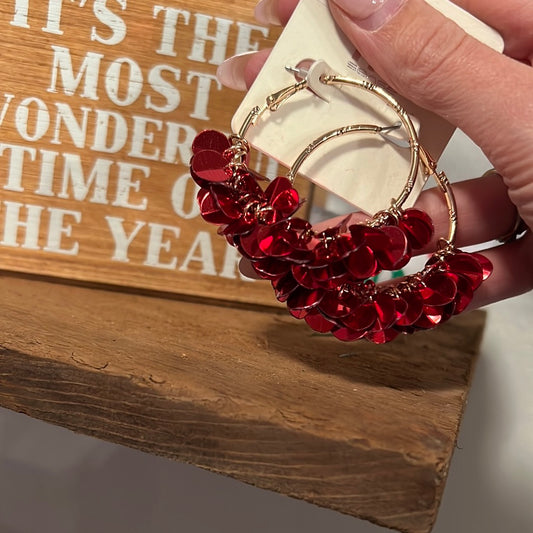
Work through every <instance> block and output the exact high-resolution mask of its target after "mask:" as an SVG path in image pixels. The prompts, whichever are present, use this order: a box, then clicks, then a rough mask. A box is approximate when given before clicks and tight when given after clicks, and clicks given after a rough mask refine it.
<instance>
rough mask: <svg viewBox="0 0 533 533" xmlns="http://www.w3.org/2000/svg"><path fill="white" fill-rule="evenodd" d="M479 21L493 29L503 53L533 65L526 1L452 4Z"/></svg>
mask: <svg viewBox="0 0 533 533" xmlns="http://www.w3.org/2000/svg"><path fill="white" fill-rule="evenodd" d="M453 3H454V4H457V5H458V6H459V7H462V8H463V9H465V10H466V11H468V12H469V13H471V14H472V15H474V16H475V17H477V18H478V19H479V20H482V21H483V22H485V23H486V24H488V25H489V26H492V27H493V28H494V29H496V30H497V31H498V32H499V33H500V34H501V35H502V37H503V39H504V41H505V53H506V54H508V55H510V56H511V57H514V58H516V59H527V60H529V61H530V62H531V61H533V33H532V32H531V28H533V3H532V2H531V1H530V0H506V1H505V2H502V1H501V0H453Z"/></svg>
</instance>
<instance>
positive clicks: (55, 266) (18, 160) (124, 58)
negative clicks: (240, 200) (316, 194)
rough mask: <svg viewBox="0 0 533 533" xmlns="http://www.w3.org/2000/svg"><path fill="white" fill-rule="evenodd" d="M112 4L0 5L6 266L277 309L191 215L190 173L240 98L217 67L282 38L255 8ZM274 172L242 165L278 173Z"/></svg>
mask: <svg viewBox="0 0 533 533" xmlns="http://www.w3.org/2000/svg"><path fill="white" fill-rule="evenodd" d="M81 4H83V7H82V5H81ZM93 4H94V5H93ZM108 4H109V6H108V7H107V8H105V9H104V8H101V9H100V11H99V12H98V8H97V7H96V4H95V3H93V2H81V1H80V2H66V1H64V2H62V3H61V2H57V1H54V2H48V1H44V2H38V1H36V0H29V1H25V0H19V1H17V0H10V1H8V2H2V3H1V5H0V27H1V28H2V54H0V70H1V72H2V89H1V91H0V119H1V120H0V257H1V266H2V268H4V269H6V270H12V271H17V272H26V273H39V274H45V275H49V276H56V277H59V278H63V279H68V280H78V281H84V282H87V281H90V282H98V283H107V284H111V285H120V286H123V287H130V288H136V289H139V288H141V289H150V290H153V291H164V292H170V293H177V294H187V295H195V296H205V297H210V298H214V299H229V300H233V301H239V302H247V303H255V304H263V305H272V304H273V298H272V293H271V290H270V289H269V287H268V286H267V285H266V284H263V283H254V282H250V281H244V280H243V279H242V278H241V276H240V274H239V272H238V268H237V263H238V257H237V254H236V252H235V251H234V249H233V248H231V247H229V245H228V244H227V243H226V241H225V239H224V238H222V237H220V236H218V235H217V234H216V228H215V227H213V226H212V225H208V224H207V223H205V222H204V221H203V220H202V218H201V217H200V215H199V209H198V206H197V202H196V193H197V189H198V188H197V186H196V185H195V184H194V182H193V181H192V180H191V178H190V176H189V169H188V164H189V160H190V157H191V155H192V154H191V150H190V145H191V142H192V140H193V138H194V136H195V134H196V133H197V132H199V131H202V130H204V129H219V130H221V131H228V130H229V128H230V119H231V116H232V115H233V112H234V111H235V109H236V108H237V106H238V104H239V102H240V100H241V98H242V94H243V93H241V92H239V91H233V90H229V89H226V88H223V87H222V86H221V85H220V84H219V83H218V82H217V81H216V79H215V77H214V76H215V73H216V69H217V66H218V64H219V63H220V62H221V61H222V60H223V59H224V58H225V57H229V56H231V55H233V54H234V53H236V52H239V51H243V50H245V49H246V50H247V49H249V48H250V49H253V48H255V47H260V48H264V47H268V46H272V44H273V43H274V42H275V39H276V38H277V36H278V34H279V30H278V29H276V28H267V27H263V26H259V25H258V24H257V22H256V21H255V20H254V19H253V7H254V5H255V2H254V1H252V0H246V1H240V2H235V1H228V2H220V1H214V0H204V1H198V2H193V1H191V0H183V1H181V2H179V3H177V4H179V5H177V4H176V3H175V2H174V3H172V5H171V6H168V7H164V3H161V2H157V1H155V0H154V2H146V1H145V0H130V1H128V2H127V4H126V2H109V3H108ZM122 4H126V5H127V7H126V9H124V10H122V9H120V6H121V5H122ZM51 5H55V6H56V7H55V10H56V11H55V12H53V13H52V15H54V13H55V15H54V16H50V15H49V14H50V13H51V11H50V9H51V7H50V6H51ZM59 5H61V9H60V10H59V11H58V9H59V7H57V6H59ZM24 6H26V8H24ZM106 9H107V12H108V15H107V20H106V19H105V18H103V14H102V13H104V14H105V12H106V11H105V10H106ZM171 10H173V11H171ZM16 12H17V13H18V14H17V15H15V13H16ZM109 12H111V13H112V14H113V16H114V17H115V18H111V17H110V15H109ZM25 13H26V16H24V14H25ZM97 13H99V15H98V17H97ZM101 19H102V20H104V22H102V20H101ZM120 21H122V22H120ZM165 21H167V24H165ZM25 26H27V27H25ZM43 28H44V29H46V31H45V30H44V29H43ZM121 32H122V33H124V32H125V33H124V35H122V33H121ZM217 32H218V35H219V38H218V41H217V43H218V44H216V45H215V42H213V38H214V36H215V35H217ZM94 36H96V37H94ZM120 39H121V40H120ZM115 41H117V42H116V43H115ZM163 43H166V45H163ZM239 47H240V48H239ZM105 125H107V127H106V126H105ZM119 125H120V126H119ZM272 163H273V161H269V160H267V158H266V157H263V156H261V155H260V154H258V153H256V152H254V153H253V154H252V156H251V160H250V166H251V167H252V168H254V169H257V170H258V171H259V172H261V173H263V174H269V175H270V177H274V176H275V175H276V173H277V172H276V170H277V167H276V165H274V166H273V167H272V165H271V164H272ZM269 165H270V170H268V169H269ZM91 179H92V181H91ZM298 188H299V190H300V192H301V195H302V197H303V198H305V197H309V186H308V185H307V186H306V185H304V184H302V183H300V184H299V185H298ZM303 215H304V216H305V213H303ZM54 216H55V217H56V218H55V224H54V222H53V218H54ZM58 217H59V218H58ZM54 228H55V229H54ZM121 232H123V234H124V236H123V237H122V239H123V241H122V242H121V243H119V242H118V240H117V239H118V238H119V237H117V235H118V236H120V235H121ZM130 237H131V239H130ZM128 239H130V242H127V243H126V241H128Z"/></svg>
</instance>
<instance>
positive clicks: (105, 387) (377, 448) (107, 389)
mask: <svg viewBox="0 0 533 533" xmlns="http://www.w3.org/2000/svg"><path fill="white" fill-rule="evenodd" d="M0 291H1V294H2V304H3V305H2V310H3V312H2V316H1V319H0V320H1V322H0V328H1V331H2V333H1V343H0V405H2V406H4V407H7V408H9V409H13V410H15V411H19V412H23V413H26V414H28V415H30V416H33V417H36V418H40V419H43V420H46V421H48V422H51V423H54V424H58V425H61V426H64V427H67V428H70V429H72V430H73V431H77V432H81V433H85V434H88V435H93V436H96V437H99V438H102V439H106V440H110V441H112V442H116V443H120V444H123V445H126V446H130V447H134V448H138V449H140V450H143V451H145V452H148V453H153V454H159V455H163V456H166V457H170V458H173V459H177V460H179V461H185V462H188V463H192V464H195V465H198V466H200V467H202V468H206V469H209V470H212V471H215V472H220V473H222V474H225V475H228V476H231V477H234V478H236V479H239V480H242V481H244V482H246V483H250V484H252V485H256V486H258V487H263V488H266V489H270V490H273V491H277V492H280V493H283V494H286V495H289V496H293V497H295V498H300V499H303V500H307V501H309V502H312V503H315V504H317V505H320V506H323V507H328V508H331V509H335V510H338V511H340V512H342V513H347V514H350V515H353V516H357V517H362V518H365V519H368V520H371V521H373V522H375V523H378V524H381V525H384V526H387V527H390V528H394V529H398V530H400V531H405V532H409V533H427V532H429V531H430V529H431V527H432V524H433V522H434V520H435V517H436V514H437V510H438V506H439V502H440V499H441V496H442V492H443V488H444V484H445V480H446V476H447V473H448V468H449V464H450V460H451V456H452V452H453V449H454V444H455V441H456V436H457V431H458V426H459V422H460V419H461V415H462V411H463V408H464V404H465V399H466V395H467V391H468V387H469V383H470V378H471V374H472V366H473V361H474V360H475V354H476V353H477V350H478V345H479V342H480V338H481V334H482V329H483V324H484V314H483V313H480V312H475V313H471V314H469V315H466V316H463V317H460V318H458V319H456V320H454V321H452V322H451V323H449V324H447V325H445V326H443V327H441V328H438V329H437V330H435V331H432V332H428V333H427V334H423V333H422V334H419V335H416V336H413V337H402V338H400V339H399V340H397V341H395V342H394V343H392V344H389V345H386V346H383V347H376V346H373V345H370V344H366V343H350V344H343V343H339V342H338V341H336V340H335V339H332V338H330V337H327V336H319V335H315V334H313V333H312V332H310V331H309V329H308V328H306V327H305V325H304V324H302V323H300V322H298V321H296V320H294V319H292V318H291V317H288V316H286V315H285V314H279V313H277V312H259V311H257V310H246V309H238V308H232V307H225V308H223V307H217V306H210V305H206V304H202V303H195V302H184V301H175V300H166V299H158V298H153V297H148V296H141V295H134V294H123V293H114V292H107V291H102V290H94V289H88V288H80V287H72V286H71V287H68V286H64V285H60V284H55V283H48V282H44V281H37V280H34V279H20V278H17V277H13V276H7V275H6V276H3V277H2V278H1V279H0ZM347 354H349V356H348V357H341V356H342V355H347Z"/></svg>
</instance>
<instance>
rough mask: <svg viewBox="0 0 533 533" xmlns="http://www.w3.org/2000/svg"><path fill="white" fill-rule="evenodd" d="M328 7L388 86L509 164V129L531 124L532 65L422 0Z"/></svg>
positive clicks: (347, 0) (358, 1)
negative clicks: (475, 35) (497, 48)
mask: <svg viewBox="0 0 533 533" xmlns="http://www.w3.org/2000/svg"><path fill="white" fill-rule="evenodd" d="M330 8H331V12H332V14H333V16H334V17H335V19H336V21H337V23H338V24H339V26H340V28H341V29H342V31H343V32H344V33H345V34H346V35H347V37H348V38H349V39H350V40H351V41H352V42H353V44H354V45H355V46H356V47H357V49H358V50H359V52H360V53H361V54H362V55H363V56H364V57H365V59H366V60H367V61H368V62H369V63H370V64H371V65H372V67H373V68H374V69H375V70H376V71H377V72H378V74H379V75H380V76H381V77H382V78H383V79H384V80H385V81H386V82H387V83H388V84H389V85H391V86H392V87H394V88H395V89H396V90H397V91H398V92H399V93H400V94H403V95H404V96H406V97H408V98H409V99H410V100H412V101H413V102H415V103H417V104H418V105H420V106H421V107H424V108H426V109H431V110H432V111H434V112H435V113H437V114H439V115H441V116H443V117H444V118H446V119H447V120H449V121H450V122H451V123H453V124H454V125H456V126H458V127H460V128H461V129H462V130H464V131H465V132H466V133H467V134H468V135H469V136H470V137H471V138H472V139H473V140H474V141H475V142H476V143H477V144H478V145H479V146H481V148H482V149H483V150H484V151H485V153H486V155H487V156H488V157H489V159H491V161H492V163H493V165H494V166H496V167H499V168H500V169H501V170H504V169H508V166H509V165H511V164H512V162H511V161H509V160H508V158H509V155H510V154H509V150H508V148H509V143H510V140H513V144H514V146H513V150H512V152H513V160H514V162H515V163H516V160H517V158H519V154H517V149H518V148H519V147H518V146H516V142H515V141H516V131H517V130H520V129H521V128H522V129H524V130H526V131H528V130H530V128H531V126H530V125H531V124H532V123H533V106H531V105H530V93H531V87H532V84H533V74H532V73H533V69H531V67H529V66H526V65H525V64H522V63H520V62H518V61H515V60H513V59H511V58H509V57H507V56H504V55H502V54H499V53H497V52H495V51H494V50H491V49H490V48H488V47H487V46H485V45H483V44H482V43H480V42H479V41H477V40H476V39H474V38H472V37H470V36H469V35H467V34H466V33H465V32H464V31H463V30H462V29H461V28H460V27H459V26H457V25H456V24H455V23H454V22H453V21H451V20H450V19H448V18H446V17H444V16H443V15H442V14H441V13H440V12H438V11H437V10H435V9H433V8H432V7H431V6H430V5H428V4H427V3H426V2H425V1H424V0H379V1H370V0H330ZM510 88H511V91H510ZM511 95H512V96H511ZM526 145H530V142H527V143H524V146H523V150H524V151H523V154H522V155H523V156H524V157H526V158H528V157H527V156H529V154H530V148H528V147H527V146H526ZM508 170H510V169H508ZM515 170H516V169H515Z"/></svg>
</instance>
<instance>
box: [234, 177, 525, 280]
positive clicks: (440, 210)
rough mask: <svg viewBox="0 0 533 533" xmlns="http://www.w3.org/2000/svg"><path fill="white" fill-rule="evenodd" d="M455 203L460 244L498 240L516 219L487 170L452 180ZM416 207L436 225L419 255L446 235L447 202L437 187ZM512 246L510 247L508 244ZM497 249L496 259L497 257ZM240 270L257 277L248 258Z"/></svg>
mask: <svg viewBox="0 0 533 533" xmlns="http://www.w3.org/2000/svg"><path fill="white" fill-rule="evenodd" d="M453 190H454V195H455V200H456V203H457V218H458V229H457V237H456V245H457V246H458V247H460V248H463V247H466V246H471V245H475V244H480V243H485V242H489V241H493V240H497V239H498V238H500V237H501V236H502V235H506V234H508V233H509V231H510V230H511V229H512V228H513V226H514V224H515V221H516V207H515V206H514V204H513V203H512V202H511V201H510V199H509V197H508V195H507V188H506V186H505V184H504V183H503V180H502V179H501V177H500V176H499V175H498V174H496V173H490V174H488V175H486V176H484V177H482V178H476V179H472V180H466V181H462V182H459V183H456V184H454V187H453ZM415 207H416V208H417V209H420V210H422V211H424V212H426V213H427V214H428V215H429V216H430V217H431V219H432V220H433V224H434V227H435V233H434V237H433V239H432V241H431V242H430V243H429V244H428V245H427V246H426V247H425V248H424V249H422V250H417V254H418V255H423V254H431V253H432V252H433V251H435V250H436V248H437V241H438V240H439V239H440V238H446V237H447V236H448V229H449V213H448V208H447V205H446V202H445V200H444V197H443V195H442V193H441V192H440V191H439V189H438V188H432V189H429V190H426V191H424V192H423V193H422V194H421V195H420V198H419V199H418V201H417V202H416V205H415ZM345 218H346V215H340V216H338V217H335V218H333V219H329V220H325V221H322V222H320V223H318V224H315V226H314V230H315V231H321V230H324V229H326V228H328V227H333V226H335V225H336V224H337V223H339V222H341V221H342V220H345ZM367 218H368V217H367V216H366V215H364V214H363V213H354V214H353V215H352V218H351V220H350V223H352V224H356V223H358V222H363V221H365V220H366V219H367ZM511 248H512V247H511ZM500 254H501V252H498V254H497V255H496V259H498V258H499V257H500ZM241 271H242V273H243V274H244V275H246V276H248V277H257V276H256V275H255V272H254V271H253V269H252V267H251V265H250V264H249V262H247V261H244V262H243V263H242V267H241Z"/></svg>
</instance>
